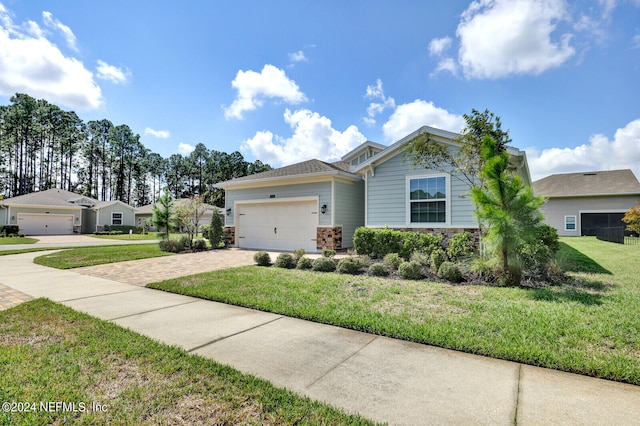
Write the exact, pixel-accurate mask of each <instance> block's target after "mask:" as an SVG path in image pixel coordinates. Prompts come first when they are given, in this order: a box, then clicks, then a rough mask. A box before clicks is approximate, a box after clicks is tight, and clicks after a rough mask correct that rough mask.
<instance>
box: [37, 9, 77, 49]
mask: <svg viewBox="0 0 640 426" xmlns="http://www.w3.org/2000/svg"><path fill="white" fill-rule="evenodd" d="M42 20H43V21H44V24H45V25H46V26H47V27H49V28H53V29H55V30H58V31H60V32H61V33H62V36H63V37H64V39H65V40H66V42H67V45H68V46H69V47H70V48H71V49H73V50H74V51H76V52H77V51H78V45H77V41H78V40H77V39H76V36H75V34H74V33H73V31H71V28H69V27H68V26H66V25H64V24H63V23H62V22H60V21H58V20H57V19H54V18H53V15H52V14H51V12H47V11H44V12H42Z"/></svg>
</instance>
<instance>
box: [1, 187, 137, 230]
mask: <svg viewBox="0 0 640 426" xmlns="http://www.w3.org/2000/svg"><path fill="white" fill-rule="evenodd" d="M0 224H2V225H18V226H19V229H20V232H21V233H24V234H25V235H61V234H79V233H93V232H96V231H100V230H102V229H104V227H105V225H134V208H133V207H132V206H130V205H128V204H126V203H123V202H122V201H98V200H95V199H93V198H91V197H87V196H84V195H80V194H76V193H74V192H69V191H65V190H63V189H56V188H53V189H48V190H46V191H39V192H32V193H31V194H25V195H19V196H17V197H12V198H7V199H5V200H1V201H0Z"/></svg>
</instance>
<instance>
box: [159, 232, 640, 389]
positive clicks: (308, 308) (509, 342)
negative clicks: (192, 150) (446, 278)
mask: <svg viewBox="0 0 640 426" xmlns="http://www.w3.org/2000/svg"><path fill="white" fill-rule="evenodd" d="M561 245H562V249H561V252H560V253H559V255H558V256H559V259H560V260H561V261H562V262H563V263H564V264H565V265H566V267H567V269H568V270H570V271H571V272H569V274H570V275H571V276H572V277H573V279H574V282H573V283H571V284H566V285H562V286H557V287H546V288H533V289H525V288H500V287H487V286H471V285H450V284H445V283H435V282H427V281H403V280H391V279H381V278H373V277H367V276H345V275H338V274H333V273H329V274H325V273H316V272H307V271H296V270H284V269H278V268H261V267H257V266H248V267H243V268H236V269H227V270H222V271H216V272H210V273H204V274H198V275H192V276H190V277H183V278H178V279H173V280H168V281H164V282H161V283H155V284H150V285H149V287H153V288H159V289H163V290H167V291H172V292H176V293H181V294H188V295H192V296H197V297H202V298H205V299H210V300H217V301H221V302H225V303H231V304H236V305H241V306H247V307H252V308H256V309H260V310H264V311H270V312H275V313H279V314H284V315H289V316H293V317H299V318H304V319H309V320H313V321H318V322H322V323H327V324H334V325H338V326H342V327H347V328H352V329H356V330H362V331H366V332H370V333H375V334H381V335H385V336H391V337H397V338H400V339H406V340H411V341H416V342H421V343H427V344H432V345H437V346H441V347H445V348H451V349H457V350H461V351H465V352H470V353H476V354H483V355H488V356H491V357H495V358H502V359H508V360H513V361H518V362H523V363H526V364H531V365H539V366H544V367H549V368H554V369H559V370H564V371H570V372H576V373H581V374H586V375H591V376H596V377H603V378H607V379H611V380H617V381H622V382H628V383H633V384H636V385H640V309H639V307H640V282H639V281H638V264H640V247H638V246H623V245H618V244H613V243H606V242H601V241H597V240H596V239H595V238H590V237H581V238H565V239H562V244H561Z"/></svg>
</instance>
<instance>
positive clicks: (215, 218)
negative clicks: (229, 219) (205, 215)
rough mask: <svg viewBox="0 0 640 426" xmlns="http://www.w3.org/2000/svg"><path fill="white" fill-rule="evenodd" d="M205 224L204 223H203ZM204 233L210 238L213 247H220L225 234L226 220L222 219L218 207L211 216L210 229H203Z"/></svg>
mask: <svg viewBox="0 0 640 426" xmlns="http://www.w3.org/2000/svg"><path fill="white" fill-rule="evenodd" d="M203 226H204V225H203ZM202 235H203V236H204V237H205V238H206V239H207V240H209V242H210V243H211V247H213V248H218V247H220V245H221V243H222V242H223V241H222V237H223V235H224V221H223V220H222V216H221V215H220V214H219V213H218V211H217V208H216V209H214V212H213V215H212V216H211V224H210V225H209V229H207V230H206V233H205V230H204V229H203V230H202Z"/></svg>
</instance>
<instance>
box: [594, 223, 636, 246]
mask: <svg viewBox="0 0 640 426" xmlns="http://www.w3.org/2000/svg"><path fill="white" fill-rule="evenodd" d="M596 238H597V239H599V240H602V241H609V242H610V243H618V244H626V245H632V246H638V245H640V238H639V237H634V236H631V235H625V228H624V227H617V228H598V230H597V231H596Z"/></svg>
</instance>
